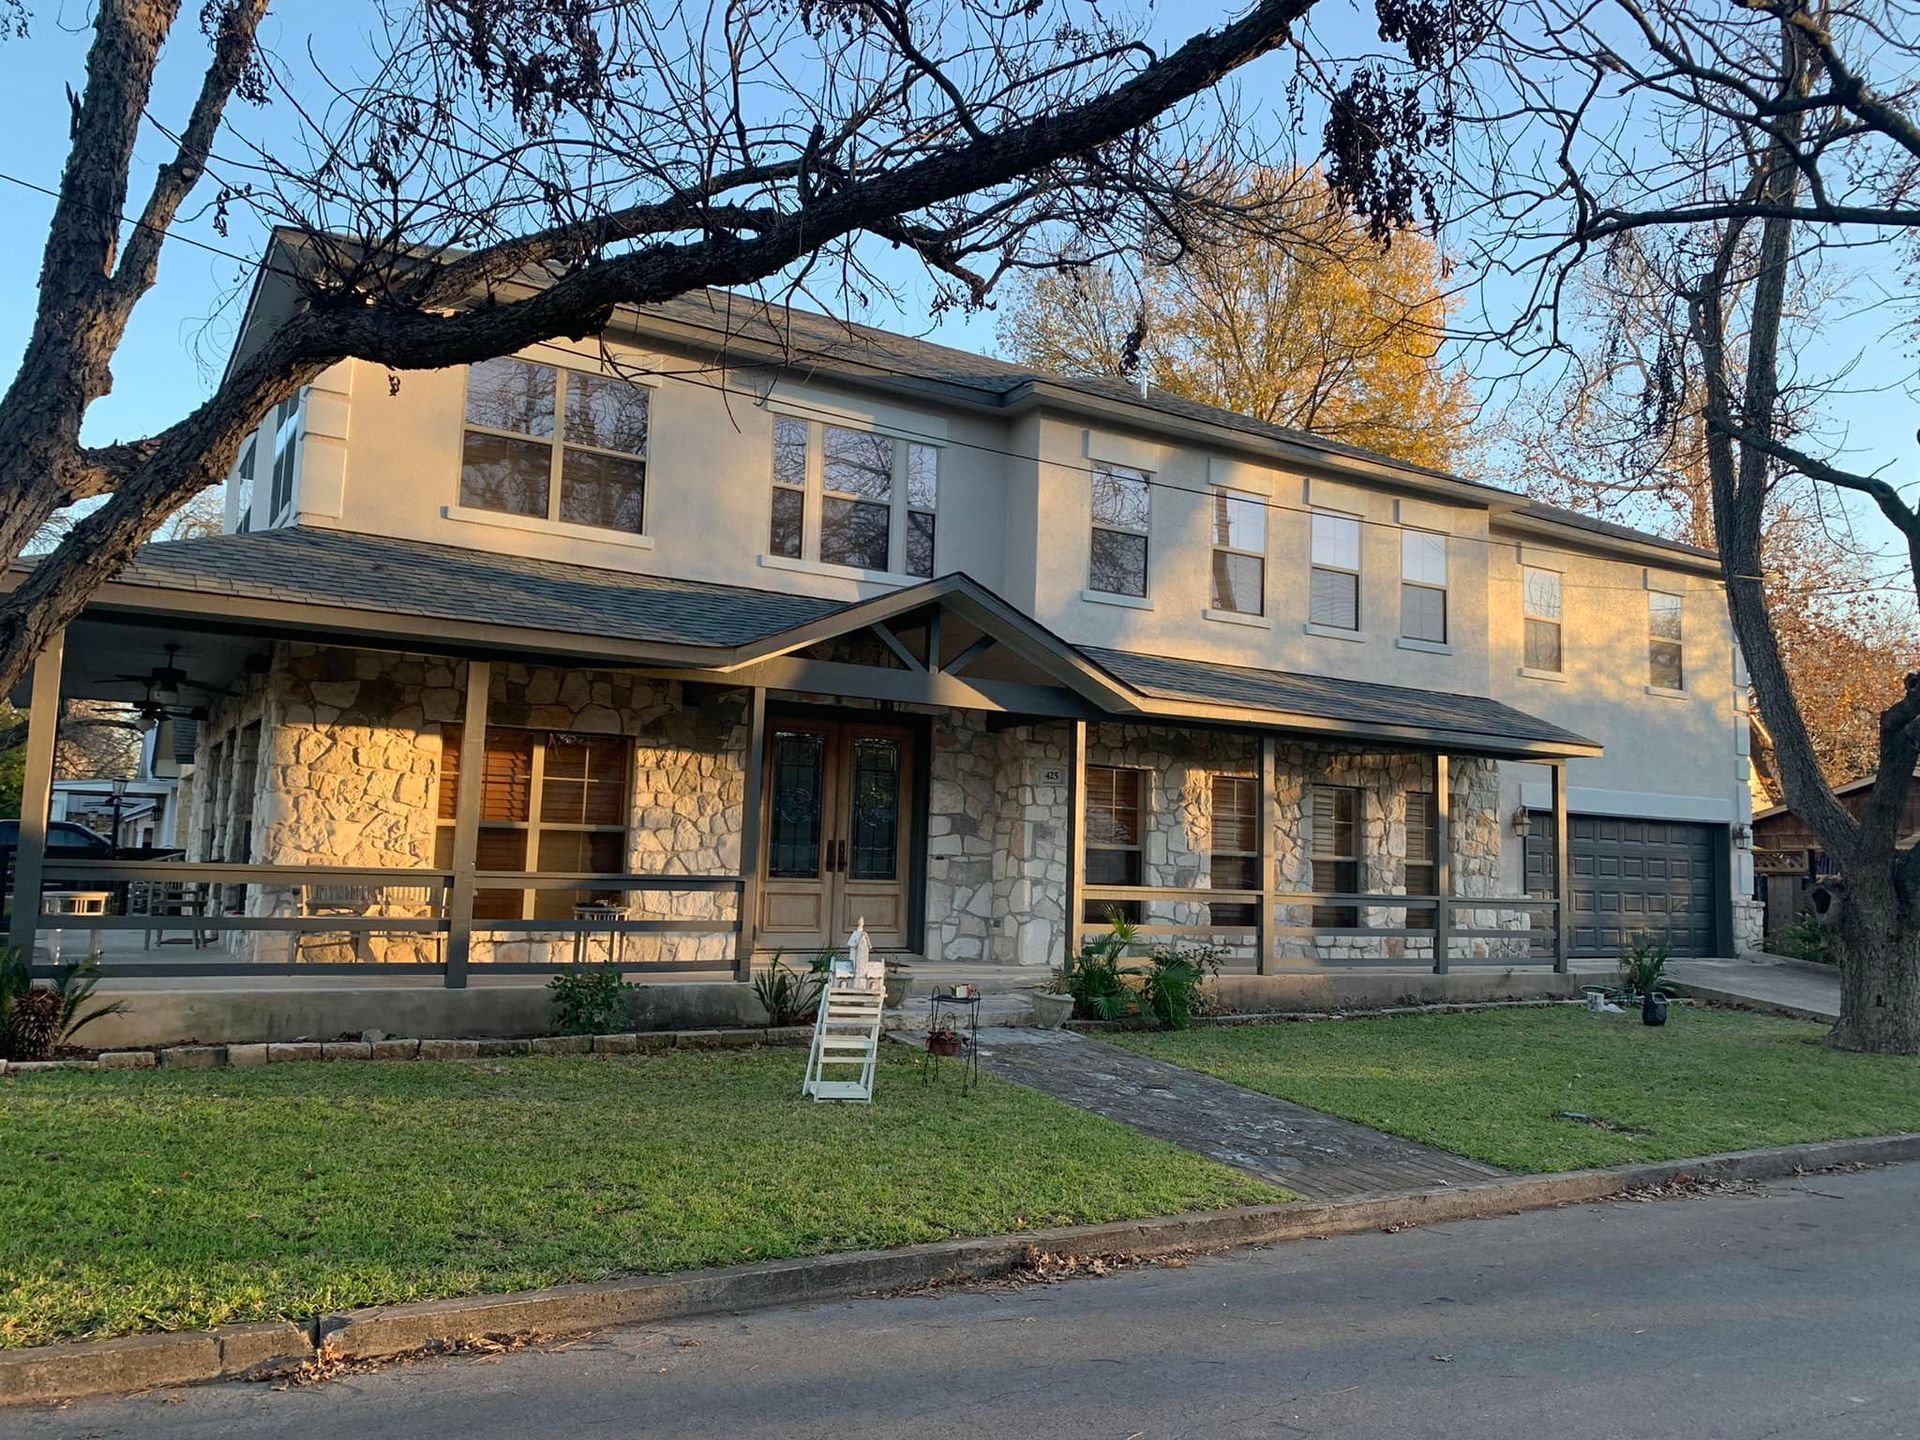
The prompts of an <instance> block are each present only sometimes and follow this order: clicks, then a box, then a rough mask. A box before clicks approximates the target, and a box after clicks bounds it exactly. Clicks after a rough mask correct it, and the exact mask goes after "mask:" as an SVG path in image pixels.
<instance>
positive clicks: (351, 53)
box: [0, 0, 1920, 541]
mask: <svg viewBox="0 0 1920 1440" xmlns="http://www.w3.org/2000/svg"><path fill="white" fill-rule="evenodd" d="M196 8H197V7H194V6H191V5H188V6H184V7H183V9H184V10H185V11H187V12H188V16H189V17H190V16H191V14H192V12H193V11H194V10H195V9H196ZM277 8H278V10H279V11H280V12H281V13H280V14H279V15H278V16H276V17H273V18H270V20H269V28H268V32H267V34H268V40H269V43H270V45H272V47H273V48H274V49H275V50H276V51H278V52H279V53H282V54H288V55H295V56H299V55H303V54H304V52H305V51H307V50H308V48H309V47H311V48H312V49H313V50H314V51H315V53H317V54H318V55H319V56H321V57H322V59H323V60H326V61H327V62H328V63H330V64H333V65H336V66H340V67H347V66H350V65H351V64H352V62H353V61H354V60H355V59H357V58H358V57H361V56H364V55H365V54H366V53H367V52H366V49H365V45H364V42H363V40H362V37H361V31H362V28H363V27H364V26H365V25H366V24H367V22H368V9H367V7H366V6H364V5H358V4H351V3H349V4H345V5H333V4H329V5H324V6H323V5H319V4H315V3H312V0H300V3H297V4H295V3H283V4H281V5H280V6H278V7H277ZM34 10H35V14H34V24H33V32H34V33H33V35H32V38H31V39H29V40H26V41H19V40H7V41H4V42H0V134H4V135H5V136H6V139H7V143H6V145H5V147H4V150H0V172H4V174H6V175H7V176H11V177H15V178H16V179H17V180H24V181H27V182H31V183H33V184H38V185H44V186H49V187H50V186H52V185H54V184H55V183H56V182H57V181H58V178H59V168H60V165H61V164H62V162H63V160H64V158H65V148H66V128H67V103H66V86H67V85H68V84H69V83H71V84H72V85H74V86H75V87H76V88H78V86H79V85H80V84H81V82H82V80H83V62H84V57H85V52H86V45H87V42H88V38H89V37H88V34H87V32H86V31H85V29H84V26H85V24H86V22H87V20H88V18H89V16H90V14H91V6H90V5H89V4H86V3H83V0H64V3H61V0H41V3H39V4H37V5H35V7H34ZM1196 12H1200V13H1204V11H1202V10H1201V7H1198V6H1194V5H1188V4H1178V5H1174V6H1170V7H1166V8H1165V9H1164V10H1162V11H1160V12H1156V15H1155V19H1154V22H1153V24H1154V29H1155V31H1156V32H1157V35H1158V37H1159V38H1169V37H1171V36H1173V35H1174V34H1175V33H1177V32H1180V31H1181V30H1183V29H1184V27H1189V26H1192V25H1193V24H1195V23H1196V22H1195V14H1196ZM191 23H192V22H191V19H190V18H185V19H183V20H182V28H183V31H187V32H188V33H187V34H183V36H182V37H181V38H182V39H188V38H191V39H194V40H197V38H198V37H197V35H194V34H192V33H191V31H190V30H189V27H190V26H191ZM1316 26H1317V28H1318V30H1319V31H1320V32H1321V33H1322V34H1323V35H1330V36H1331V37H1333V39H1334V40H1335V41H1337V42H1351V43H1354V44H1364V43H1366V41H1367V40H1368V38H1369V37H1368V36H1367V34H1366V31H1367V29H1368V28H1369V27H1367V26H1366V25H1364V24H1362V22H1361V19H1360V16H1359V14H1358V12H1356V11H1355V10H1353V9H1352V8H1351V6H1349V5H1346V4H1344V3H1340V0H1336V3H1335V8H1334V9H1332V10H1325V9H1323V10H1322V12H1320V13H1319V14H1318V15H1317V19H1316ZM203 53H204V52H203V50H202V49H201V47H199V46H198V45H197V44H180V45H178V46H177V47H176V49H175V50H174V51H173V52H171V53H170V54H169V55H168V56H167V57H166V59H165V61H163V65H162V70H161V75H160V80H159V85H158V92H157V94H156V97H155V107H156V110H157V111H158V113H160V114H161V115H162V116H164V117H166V118H167V119H168V120H170V121H175V122H177V121H178V120H179V119H180V118H181V117H184V115H185V114H186V112H187V109H188V106H189V104H190V102H191V98H192V93H193V88H194V87H195V85H196V84H197V82H198V78H199V68H198V67H199V62H200V60H201V58H202V55H203ZM300 69H301V71H302V72H304V70H305V67H304V64H303V65H302V66H301V67H300ZM1283 80H1284V71H1282V70H1281V69H1280V68H1279V65H1278V63H1277V62H1271V61H1270V62H1263V66H1262V67H1259V68H1255V69H1253V70H1250V71H1249V72H1247V73H1246V74H1245V75H1244V77H1243V79H1242V82H1241V83H1242V85H1243V87H1244V90H1245V93H1246V94H1248V95H1252V96H1259V95H1262V94H1273V93H1275V92H1277V90H1278V88H1279V85H1280V83H1281V82H1282V81H1283ZM241 123H242V124H243V125H244V126H245V127H246V129H247V132H248V133H249V134H250V135H253V136H256V137H264V138H270V137H271V136H272V135H274V134H275V133H284V131H283V130H281V129H280V127H281V125H282V123H283V122H282V121H281V120H280V119H278V118H277V116H276V114H275V113H274V112H272V111H269V112H266V113H262V112H259V111H251V110H249V111H245V112H243V113H242V116H241ZM156 141H157V137H149V140H148V143H146V144H143V145H142V147H141V150H140V154H139V157H138V164H137V165H136V171H135V186H134V195H135V197H136V203H137V197H138V196H140V195H141V194H142V193H143V190H142V187H143V185H144V183H145V180H146V179H147V177H149V176H150V175H151V173H152V170H153V167H154V166H155V165H157V164H158V163H159V161H160V159H161V158H162V154H163V151H162V148H161V146H160V145H159V144H158V143H155V142H156ZM52 203H53V202H52V201H51V200H50V199H49V198H47V197H46V196H44V195H40V194H36V193H34V192H33V191H31V190H29V189H27V188H24V187H23V186H21V185H19V184H17V183H14V182H13V181H12V180H0V215H4V216H5V217H6V220H7V223H6V224H5V225H0V278H3V279H4V282H5V283H4V284H0V354H6V355H9V356H14V355H17V354H18V353H19V349H20V347H21V346H22V345H23V344H24V341H25V339H26V335H27V332H28V328H29V326H30V324H31V318H32V302H33V287H34V281H35V277H36V275H37V272H38V267H39V246H40V243H41V241H42V239H43V236H44V233H45V225H46V221H47V218H48V216H49V215H50V213H51V209H52ZM180 235H181V236H182V237H185V238H187V239H198V240H201V241H203V242H206V243H207V244H210V245H212V246H214V247H216V248H218V249H220V250H227V251H232V252H234V253H236V254H241V255H250V254H253V253H256V252H257V250H258V248H259V244H260V238H261V236H260V232H259V231H258V229H257V228H249V225H248V223H247V221H246V219H245V218H244V217H241V216H236V223H235V224H234V226H233V230H232V233H231V235H229V236H228V237H225V238H222V237H220V236H219V235H217V234H215V233H214V231H213V230H212V227H211V225H210V223H208V222H207V221H206V220H205V219H200V220H196V221H191V222H189V223H188V224H186V225H184V226H183V227H181V231H180ZM877 263H878V265H879V267H880V268H881V269H882V271H883V273H885V274H886V275H887V276H888V277H889V278H891V279H892V280H893V281H894V282H895V283H896V285H897V287H898V288H899V290H900V295H901V300H900V304H899V305H898V306H897V307H896V306H895V305H894V304H892V303H891V302H882V303H881V304H880V305H878V306H877V307H875V308H873V309H871V310H867V311H864V312H856V318H861V319H866V320H870V321H872V322H873V323H876V324H880V325H885V326H887V327H889V328H893V329H898V330H903V331H905V332H908V333H912V334H918V335H924V336H927V337H929V338H934V339H939V340H941V341H944V342H946V343H948V344H954V345H959V346H962V347H965V348H968V349H974V350H981V351H986V352H991V351H993V350H994V348H995V336H994V316H993V315H992V313H990V312H989V313H985V314H975V315H964V314H959V313H955V312H949V313H947V314H946V315H944V316H940V317H933V316H931V315H930V314H929V312H928V304H927V302H928V300H929V299H930V297H931V289H930V287H929V286H928V285H927V284H926V283H925V282H924V280H923V279H922V278H921V276H920V274H919V272H918V271H917V269H916V268H915V267H913V265H912V264H911V262H902V261H900V260H898V259H896V258H894V257H892V256H891V255H888V254H881V255H879V256H878V257H877ZM1893 264H1894V258H1893V257H1892V256H1889V257H1887V259H1886V263H1885V265H1884V266H1880V267H1872V266H1869V267H1867V274H1866V277H1865V278H1864V279H1863V280H1862V282H1861V283H1860V286H1859V287H1857V293H1858V294H1860V295H1862V296H1871V295H1872V294H1873V293H1876V291H1877V289H1878V288H1879V287H1881V286H1882V285H1885V286H1888V287H1890V288H1892V289H1895V290H1897V289H1898V285H1899V277H1898V276H1897V275H1894V274H1893V273H1892V267H1893ZM1876 268H1877V269H1879V270H1882V271H1884V272H1885V275H1886V278H1885V279H1884V280H1883V279H1881V278H1880V276H1879V275H1878V274H1876V273H1875V269H1876ZM245 278H246V277H245V267H244V266H242V265H241V264H238V263H236V262H235V261H233V260H230V259H226V258H223V257H222V256H219V255H215V254H211V253H208V252H207V251H205V250H199V249H195V248H192V247H191V246H190V245H188V244H183V243H180V240H179V239H176V240H175V241H174V242H172V243H170V244H169V246H168V249H167V253H166V255H165V257H164V259H163V262H162V268H161V277H160V284H159V286H158V287H157V288H156V290H155V291H154V292H153V293H152V294H151V295H149V296H148V297H147V299H146V300H145V302H144V303H143V304H142V305H141V307H140V309H139V311H138V312H137V314H136V317H135V319H134V322H133V326H132V329H131V332H130V333H129V336H128V338H127V342H126V344H125V346H124V347H123V348H122V350H121V352H120V355H119V356H118V359H117V362H116V364H115V366H114V376H115V386H114V392H113V393H112V394H111V395H108V396H107V397H105V398H104V399H102V400H101V401H100V402H99V403H98V404H96V405H95V406H94V408H93V411H92V412H91V413H90V415H89V418H88V423H87V434H88V438H89V439H91V440H95V441H104V440H109V439H117V438H127V437H131V436H134V435H139V434H145V433H148V432H150V431H152V430H154V429H157V428H159V427H161V426H164V425H166V424H168V423H170V422H171V421H173V420H175V419H177V418H179V416H180V415H181V414H182V413H183V411H184V410H185V409H187V408H188V407H189V406H190V405H192V404H193V403H194V402H196V401H197V400H199V399H200V398H201V397H203V396H204V395H205V394H206V392H207V390H208V389H209V387H210V385H211V382H212V379H213V377H214V375H215V373H216V369H217V366H218V365H219V363H220V361H221V360H222V359H223V357H224V353H225V347H226V345H227V343H228V341H229V340H230V337H231V333H232V325H233V321H234V317H235V314H236V311H237V304H238V301H237V299H236V298H235V296H236V292H237V291H238V290H239V289H240V287H242V286H243V284H244V281H245ZM1842 308H1844V309H1846V310H1848V311H1849V312H1851V311H1852V310H1853V309H1854V308H1856V307H1842ZM1887 325H1888V319H1887V314H1886V312H1885V311H1871V310H1868V311H1865V312H1864V313H1845V314H1842V315H1840V316H1838V317H1836V318H1835V319H1834V320H1833V321H1832V322H1831V323H1829V324H1826V325H1824V326H1823V329H1822V334H1821V337H1820V342H1819V343H1820V347H1821V348H1820V353H1819V354H1818V355H1817V356H1816V357H1814V358H1815V359H1816V360H1817V361H1821V362H1825V363H1828V364H1833V365H1841V364H1844V363H1845V362H1847V361H1848V360H1850V359H1852V358H1853V357H1855V356H1859V357H1862V363H1861V364H1860V366H1859V368H1858V369H1857V371H1856V372H1855V377H1856V378H1855V380H1854V382H1853V383H1854V384H1855V385H1856V387H1857V393H1855V394H1853V395H1851V396H1847V397H1842V399H1841V400H1840V402H1839V403H1837V404H1836V405H1834V406H1832V407H1831V408H1830V415H1831V418H1832V420H1833V422H1834V423H1833V425H1832V426H1831V427H1830V433H1831V434H1832V435H1834V436H1843V437H1844V442H1845V447H1846V451H1847V454H1848V458H1849V459H1850V460H1851V461H1852V462H1853V463H1854V464H1855V465H1857V466H1862V467H1867V468H1871V467H1874V466H1880V465H1887V466H1889V467H1890V469H1889V470H1888V472H1887V473H1888V477H1889V478H1890V479H1893V480H1894V481H1895V482H1896V483H1900V484H1902V485H1905V484H1907V483H1909V482H1912V481H1915V480H1917V479H1920V448H1916V444H1915V436H1914V432H1915V426H1916V424H1917V423H1920V405H1916V403H1915V399H1914V396H1913V394H1912V393H1911V392H1910V390H1909V389H1908V387H1907V386H1906V384H1905V383H1904V380H1905V377H1906V376H1907V375H1908V373H1909V372H1910V371H1911V369H1912V364H1913V349H1914V347H1913V344H1912V343H1911V338H1912V337H1911V336H1901V335H1897V334H1896V335H1891V336H1890V335H1889V334H1888V333H1887ZM1888 387H1890V388H1888ZM1855 514H1856V516H1857V517H1858V522H1859V524H1860V525H1861V526H1862V527H1863V534H1865V535H1867V536H1871V537H1873V538H1874V539H1875V540H1876V541H1890V540H1891V538H1892V530H1891V527H1889V526H1886V525H1885V524H1884V522H1882V521H1880V520H1879V518H1878V516H1877V515H1875V514H1873V513H1872V511H1871V509H1870V507H1863V508H1859V509H1856V511H1855Z"/></svg>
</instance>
